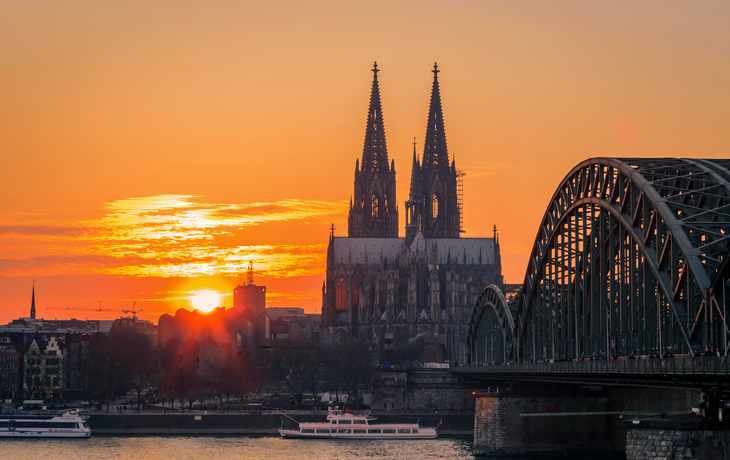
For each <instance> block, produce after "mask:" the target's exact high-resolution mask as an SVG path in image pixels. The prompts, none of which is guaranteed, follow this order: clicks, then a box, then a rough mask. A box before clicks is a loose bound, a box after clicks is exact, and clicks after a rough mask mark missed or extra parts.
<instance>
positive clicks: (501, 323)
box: [467, 284, 517, 363]
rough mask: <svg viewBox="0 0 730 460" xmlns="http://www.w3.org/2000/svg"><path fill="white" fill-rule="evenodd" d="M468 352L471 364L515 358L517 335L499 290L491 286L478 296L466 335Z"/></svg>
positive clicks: (511, 316) (510, 313) (504, 299)
mask: <svg viewBox="0 0 730 460" xmlns="http://www.w3.org/2000/svg"><path fill="white" fill-rule="evenodd" d="M467 350H469V353H470V356H471V357H472V360H473V361H474V362H481V363H487V362H504V361H511V360H513V359H514V354H515V353H516V351H517V336H516V335H515V325H514V320H513V315H512V312H511V311H510V309H509V305H508V304H507V299H506V298H505V296H504V294H503V293H502V291H501V290H500V289H499V287H498V286H496V285H494V284H490V285H489V286H487V287H485V288H484V289H482V291H481V292H480V293H479V296H478V297H477V301H476V305H475V307H474V311H473V312H472V317H471V321H470V323H469V333H468V334H467Z"/></svg>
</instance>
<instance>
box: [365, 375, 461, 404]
mask: <svg viewBox="0 0 730 460" xmlns="http://www.w3.org/2000/svg"><path fill="white" fill-rule="evenodd" d="M473 391H474V390H473V389H472V388H471V387H470V386H468V385H465V384H464V383H462V382H461V379H460V378H459V377H458V376H455V375H453V374H451V372H450V370H449V369H421V368H417V369H407V370H406V369H397V370H396V369H382V370H380V371H378V372H376V373H375V374H374V376H373V381H372V402H371V407H372V408H373V409H387V408H390V409H397V410H400V409H410V410H431V411H432V410H449V411H452V410H458V411H465V410H466V411H473V410H474V403H475V399H474V396H473V394H472V392H473Z"/></svg>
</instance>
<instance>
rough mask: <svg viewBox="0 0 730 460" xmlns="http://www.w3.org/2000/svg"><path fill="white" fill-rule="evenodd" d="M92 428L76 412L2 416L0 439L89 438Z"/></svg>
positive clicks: (0, 420) (0, 418) (0, 419)
mask: <svg viewBox="0 0 730 460" xmlns="http://www.w3.org/2000/svg"><path fill="white" fill-rule="evenodd" d="M90 436H91V428H90V427H89V424H88V423H86V418H85V417H82V416H81V415H79V413H78V411H76V410H69V411H67V412H64V413H63V414H61V415H58V414H27V413H20V414H0V438H88V437H90Z"/></svg>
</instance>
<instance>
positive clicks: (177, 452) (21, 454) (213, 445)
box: [0, 436, 474, 460]
mask: <svg viewBox="0 0 730 460" xmlns="http://www.w3.org/2000/svg"><path fill="white" fill-rule="evenodd" d="M471 445H472V442H471V440H464V439H448V438H441V439H434V440H418V441H349V440H339V441H338V440H332V441H330V440H316V439H306V440H296V439H283V438H279V437H213V436H205V437H184V436H171V437H152V436H150V437H116V436H96V437H92V438H90V439H79V440H75V439H68V440H63V439H53V440H46V439H34V440H32V439H23V440H4V439H0V458H2V459H13V460H15V459H33V460H36V459H63V460H87V459H88V460H92V459H93V460H97V459H150V460H183V459H207V458H215V459H239V458H240V459H311V460H319V459H351V458H368V459H371V458H372V459H383V460H385V459H393V460H406V459H436V458H455V459H473V458H474V455H472V452H471Z"/></svg>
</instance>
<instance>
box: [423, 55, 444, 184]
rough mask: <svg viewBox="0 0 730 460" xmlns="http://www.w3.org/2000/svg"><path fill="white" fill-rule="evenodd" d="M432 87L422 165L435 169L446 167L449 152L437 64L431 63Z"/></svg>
mask: <svg viewBox="0 0 730 460" xmlns="http://www.w3.org/2000/svg"><path fill="white" fill-rule="evenodd" d="M431 72H433V87H432V88H431V105H430V107H429V109H428V124H427V125H426V142H425V144H424V145H423V167H424V168H428V169H432V170H436V169H442V168H448V166H449V152H448V150H447V148H446V130H445V129H444V114H443V110H442V108H441V91H440V90H439V78H438V76H439V72H441V71H440V70H439V69H438V65H437V64H434V65H433V70H432V71H431Z"/></svg>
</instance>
